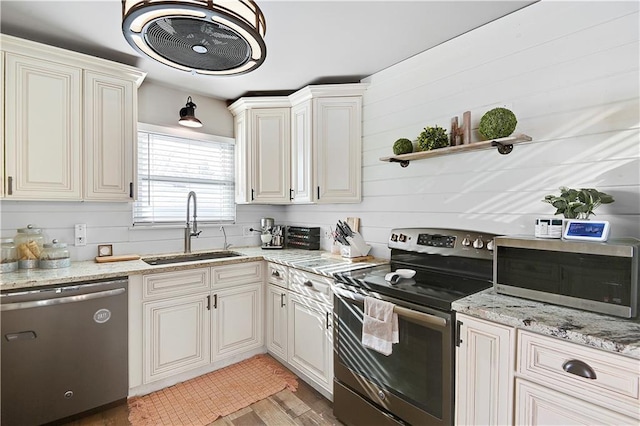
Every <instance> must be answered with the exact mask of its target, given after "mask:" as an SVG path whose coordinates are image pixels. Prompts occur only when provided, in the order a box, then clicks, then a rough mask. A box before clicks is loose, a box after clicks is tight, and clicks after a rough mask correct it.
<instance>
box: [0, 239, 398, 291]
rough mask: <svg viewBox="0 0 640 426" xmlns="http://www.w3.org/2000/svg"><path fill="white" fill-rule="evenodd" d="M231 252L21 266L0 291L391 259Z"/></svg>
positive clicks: (339, 266)
mask: <svg viewBox="0 0 640 426" xmlns="http://www.w3.org/2000/svg"><path fill="white" fill-rule="evenodd" d="M215 251H222V250H206V251H202V252H203V253H204V252H215ZM230 251H233V252H236V253H239V254H240V256H234V257H227V258H221V259H212V260H199V261H193V262H182V263H174V264H165V265H149V264H147V263H145V262H144V261H142V260H128V261H121V262H107V263H97V262H95V261H94V260H87V261H75V262H71V266H69V267H67V268H59V269H37V268H36V269H20V270H18V271H16V272H9V273H2V274H0V291H12V290H18V289H27V288H32V287H42V286H53V285H59V284H68V283H76V282H82V281H91V280H100V279H108V278H115V277H122V276H129V275H139V274H149V273H161V272H171V271H181V270H187V269H193V268H199V267H211V266H214V267H215V266H223V265H232V264H237V263H246V262H256V261H262V260H266V261H268V262H275V263H279V264H282V265H286V266H291V267H295V268H297V269H301V270H304V271H307V272H312V273H315V274H318V275H323V276H326V277H330V278H331V277H333V273H334V272H342V271H345V270H353V269H358V268H362V267H368V266H373V265H379V264H384V263H388V262H389V261H388V260H387V259H375V258H374V259H370V260H367V261H365V262H353V263H352V262H349V261H348V260H344V259H341V258H340V257H339V256H338V257H336V256H330V253H328V252H325V251H316V250H301V249H283V250H268V251H266V250H261V249H260V247H241V248H231V249H230ZM193 253H194V254H196V253H198V252H196V251H194V252H193ZM180 254H181V253H172V254H166V253H165V254H153V255H144V256H143V257H170V256H176V255H180Z"/></svg>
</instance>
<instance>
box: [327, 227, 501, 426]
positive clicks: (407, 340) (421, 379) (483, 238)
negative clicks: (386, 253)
mask: <svg viewBox="0 0 640 426" xmlns="http://www.w3.org/2000/svg"><path fill="white" fill-rule="evenodd" d="M495 236H496V235H494V234H489V233H481V232H476V231H467V230H455V229H433V228H401V229H394V230H392V232H391V235H390V236H389V241H388V246H389V248H391V259H390V263H389V264H388V265H383V266H376V267H372V268H367V269H359V270H356V271H352V272H342V273H337V274H335V281H336V284H335V288H334V297H335V300H334V316H335V323H334V324H335V327H334V377H335V379H334V395H333V397H334V414H335V416H336V417H337V418H338V419H339V420H341V421H342V422H343V423H345V424H347V425H371V424H376V425H387V424H388V425H397V424H412V425H421V426H423V425H450V424H453V421H454V417H453V416H454V367H455V366H454V358H455V350H454V347H455V342H456V336H455V332H456V327H455V326H454V324H455V313H454V312H453V311H452V310H451V304H452V302H454V301H455V300H458V299H460V298H463V297H466V296H468V295H470V294H473V293H476V292H478V291H480V290H483V289H486V288H489V287H491V286H492V281H493V269H492V268H493V239H494V237H495ZM402 269H409V270H413V271H416V273H415V275H414V276H413V278H398V276H399V273H397V272H396V271H399V272H402V271H400V270H402ZM392 272H396V274H390V273H392ZM367 296H368V297H374V298H378V299H382V300H386V301H389V302H391V303H394V305H395V307H394V312H396V313H397V314H398V325H399V334H400V338H399V340H400V341H399V343H396V344H394V345H393V350H392V353H391V355H389V356H385V355H383V354H381V353H379V352H376V351H374V350H371V349H368V348H365V347H364V346H362V344H361V340H362V322H363V309H364V298H365V297H367Z"/></svg>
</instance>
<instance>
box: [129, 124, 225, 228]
mask: <svg viewBox="0 0 640 426" xmlns="http://www.w3.org/2000/svg"><path fill="white" fill-rule="evenodd" d="M233 155H234V145H233V143H229V142H215V141H210V140H195V139H188V138H185V137H176V136H169V135H164V134H157V133H152V132H145V131H139V132H138V200H137V201H136V202H135V203H134V208H133V222H134V225H153V224H170V223H184V222H186V219H187V213H186V211H187V197H188V194H189V191H195V193H196V197H197V202H198V222H200V223H206V222H216V223H218V222H233V221H235V215H236V207H235V199H234V192H235V191H234V170H233V168H234V157H233ZM191 214H193V207H191Z"/></svg>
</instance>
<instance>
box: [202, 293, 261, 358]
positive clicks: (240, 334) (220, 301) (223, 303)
mask: <svg viewBox="0 0 640 426" xmlns="http://www.w3.org/2000/svg"><path fill="white" fill-rule="evenodd" d="M213 312H214V314H213V317H214V320H213V335H212V342H213V360H212V361H218V360H220V359H223V358H226V357H229V356H232V355H237V354H239V353H242V352H246V351H249V350H252V349H256V348H259V347H260V346H262V345H263V344H264V338H263V322H262V321H263V320H262V312H263V311H262V283H255V284H246V285H241V286H238V287H231V288H226V289H223V290H219V291H216V292H215V293H214V294H213Z"/></svg>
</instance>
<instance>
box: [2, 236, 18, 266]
mask: <svg viewBox="0 0 640 426" xmlns="http://www.w3.org/2000/svg"><path fill="white" fill-rule="evenodd" d="M0 260H1V263H0V273H1V272H13V271H15V270H17V269H18V250H17V249H16V244H15V243H14V242H13V238H3V239H2V240H0Z"/></svg>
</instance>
